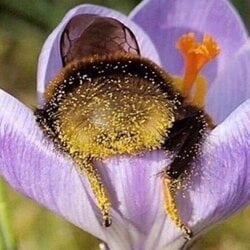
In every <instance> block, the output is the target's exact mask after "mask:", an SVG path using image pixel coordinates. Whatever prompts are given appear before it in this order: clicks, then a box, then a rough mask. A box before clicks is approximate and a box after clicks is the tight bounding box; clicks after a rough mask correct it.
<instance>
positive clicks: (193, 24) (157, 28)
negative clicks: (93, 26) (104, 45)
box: [130, 0, 247, 82]
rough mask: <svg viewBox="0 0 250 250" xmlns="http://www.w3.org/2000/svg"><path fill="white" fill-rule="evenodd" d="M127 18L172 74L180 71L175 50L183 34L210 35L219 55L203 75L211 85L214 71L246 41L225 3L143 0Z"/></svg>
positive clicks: (223, 0)
mask: <svg viewBox="0 0 250 250" xmlns="http://www.w3.org/2000/svg"><path fill="white" fill-rule="evenodd" d="M130 17H131V18H132V20H134V21H135V22H136V23H138V24H139V25H140V26H141V27H142V28H143V29H144V30H145V31H146V32H147V33H148V34H149V36H150V38H151V39H152V41H153V42H154V44H155V46H156V48H157V50H158V51H160V59H161V61H162V64H163V65H164V67H165V69H166V70H167V71H169V72H170V73H171V74H174V75H181V74H182V73H183V72H182V70H183V59H182V56H181V55H180V53H179V51H177V50H176V48H175V43H176V41H177V39H178V38H179V37H180V36H181V35H182V34H184V33H187V32H195V33H196V34H197V35H199V36H200V37H201V35H202V34H204V33H208V34H210V35H212V36H213V37H214V38H215V39H216V41H217V42H218V43H219V45H220V47H221V53H220V55H219V57H218V59H216V60H215V61H213V62H212V63H210V64H209V65H208V66H207V67H206V70H205V72H204V74H205V76H206V77H207V78H208V79H209V80H210V82H211V81H212V80H213V79H215V78H216V75H217V72H219V71H221V70H223V68H224V67H225V65H226V64H227V62H228V61H230V60H231V57H232V55H234V54H235V53H236V52H237V51H238V50H239V49H240V48H241V46H243V45H244V44H245V43H246V41H247V32H246V29H245V27H244V25H243V23H242V21H241V19H240V17H239V15H238V14H237V13H236V11H235V10H234V9H233V7H232V6H231V4H230V2H229V1H227V0H210V1H207V0H193V1H183V0H174V1H170V0H145V1H143V2H142V3H141V4H140V5H139V6H138V7H137V8H135V10H134V11H133V12H132V13H131V15H130Z"/></svg>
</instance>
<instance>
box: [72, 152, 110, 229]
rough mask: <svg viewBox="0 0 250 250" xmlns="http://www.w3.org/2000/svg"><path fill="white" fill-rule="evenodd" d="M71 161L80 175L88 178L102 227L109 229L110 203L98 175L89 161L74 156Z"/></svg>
mask: <svg viewBox="0 0 250 250" xmlns="http://www.w3.org/2000/svg"><path fill="white" fill-rule="evenodd" d="M73 159H74V161H75V163H76V164H77V167H78V170H79V172H80V174H84V175H86V176H87V178H88V181H89V183H90V186H91V189H92V192H93V193H94V196H95V198H96V200H97V205H98V207H99V209H100V211H101V213H102V217H103V226H105V227H109V226H110V225H111V224H112V220H111V215H110V209H111V202H110V200H109V197H108V194H107V191H106V189H105V187H104V185H103V182H102V179H101V176H100V174H99V173H98V171H97V169H96V167H95V166H94V164H93V162H92V160H91V159H89V158H81V157H79V156H74V157H73Z"/></svg>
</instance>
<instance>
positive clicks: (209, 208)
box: [189, 99, 250, 230]
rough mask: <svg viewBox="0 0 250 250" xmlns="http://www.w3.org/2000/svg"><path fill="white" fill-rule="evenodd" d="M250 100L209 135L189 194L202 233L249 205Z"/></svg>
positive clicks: (193, 217)
mask: <svg viewBox="0 0 250 250" xmlns="http://www.w3.org/2000/svg"><path fill="white" fill-rule="evenodd" d="M249 124H250V99H249V100H247V101H245V102H244V103H243V104H242V105H241V106H239V107H238V108H237V109H236V110H235V111H234V112H233V113H232V114H231V115H230V116H229V117H228V118H227V119H226V120H225V121H224V122H223V123H221V124H220V125H219V126H218V127H216V129H214V130H213V131H212V133H211V134H210V135H209V138H208V140H207V142H206V143H205V145H204V151H203V156H202V157H201V159H200V165H202V166H203V167H202V169H201V171H199V173H198V175H197V176H196V177H195V178H194V179H193V181H192V184H191V185H192V187H191V190H190V193H189V196H190V200H191V203H192V206H193V207H194V210H193V212H192V216H191V221H192V222H193V223H194V224H196V228H197V229H199V230H201V229H204V227H207V226H208V225H211V224H213V223H215V222H218V221H219V220H221V219H225V218H227V217H228V216H229V215H231V214H233V213H235V212H236V211H238V210H239V209H240V208H243V207H245V206H247V205H249V204H250V192H249V187H250V166H249V161H250V127H249Z"/></svg>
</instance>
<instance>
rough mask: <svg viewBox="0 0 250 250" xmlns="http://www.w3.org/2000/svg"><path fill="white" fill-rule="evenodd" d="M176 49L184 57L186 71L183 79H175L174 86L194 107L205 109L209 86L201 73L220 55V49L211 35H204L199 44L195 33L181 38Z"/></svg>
mask: <svg viewBox="0 0 250 250" xmlns="http://www.w3.org/2000/svg"><path fill="white" fill-rule="evenodd" d="M176 47H177V49H179V50H180V52H181V53H182V55H183V58H184V68H185V70H184V75H183V78H180V77H174V84H175V85H176V86H177V88H178V89H179V90H180V91H181V92H182V94H183V95H184V96H186V97H187V98H188V100H190V101H191V102H192V103H193V104H194V105H196V106H198V107H203V106H204V101H205V96H206V92H207V86H206V79H205V78H204V77H203V76H202V75H200V74H199V73H200V71H201V70H202V68H203V67H204V66H205V65H206V64H207V63H208V62H210V61H211V60H212V59H214V58H215V57H216V56H217V55H218V54H219V52H220V47H219V45H218V44H217V42H216V41H215V40H214V39H213V37H211V36H209V35H204V36H203V40H202V42H201V43H198V42H197V41H196V37H195V34H194V33H188V34H185V35H183V36H181V37H180V38H179V39H178V41H177V43H176ZM194 85H195V87H196V88H195V92H194Z"/></svg>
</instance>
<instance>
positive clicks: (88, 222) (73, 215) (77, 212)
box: [0, 90, 103, 238]
mask: <svg viewBox="0 0 250 250" xmlns="http://www.w3.org/2000/svg"><path fill="white" fill-rule="evenodd" d="M0 103H1V106H0V171H1V174H2V175H3V176H4V178H5V179H6V180H7V181H8V182H9V183H10V184H11V186H12V187H13V188H15V189H16V190H17V191H19V192H21V193H23V194H24V195H26V196H28V197H30V198H32V199H34V200H36V201H38V202H39V203H41V204H42V205H44V206H46V207H48V208H49V209H51V210H53V211H54V212H56V213H58V214H60V215H62V216H63V217H65V218H66V219H67V220H69V221H71V222H72V223H74V224H75V225H77V226H79V227H82V228H83V229H84V230H86V231H88V232H90V233H92V234H94V235H96V236H97V237H101V236H102V230H101V226H100V224H99V223H98V221H97V218H96V215H95V210H94V208H93V204H91V202H90V198H89V192H88V191H87V186H88V184H86V181H85V180H81V178H80V177H79V175H78V174H77V172H76V171H75V168H74V167H73V164H72V163H71V162H70V160H67V159H65V158H64V157H63V156H62V155H61V154H59V153H57V152H55V149H54V148H53V145H51V144H50V143H48V142H47V141H46V140H45V139H44V137H43V134H42V131H41V130H40V128H39V127H38V126H37V124H36V122H35V117H34V115H33V114H32V112H31V110H29V109H28V108H27V107H25V106H24V105H23V104H21V103H20V102H18V101H17V100H16V99H15V98H13V97H11V96H9V95H8V94H6V93H5V92H3V91H1V90H0ZM102 238H103V237H102Z"/></svg>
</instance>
